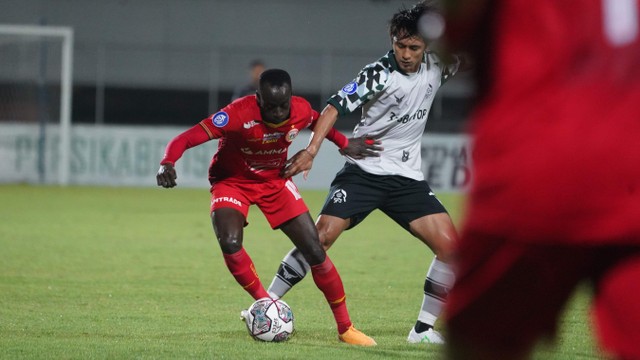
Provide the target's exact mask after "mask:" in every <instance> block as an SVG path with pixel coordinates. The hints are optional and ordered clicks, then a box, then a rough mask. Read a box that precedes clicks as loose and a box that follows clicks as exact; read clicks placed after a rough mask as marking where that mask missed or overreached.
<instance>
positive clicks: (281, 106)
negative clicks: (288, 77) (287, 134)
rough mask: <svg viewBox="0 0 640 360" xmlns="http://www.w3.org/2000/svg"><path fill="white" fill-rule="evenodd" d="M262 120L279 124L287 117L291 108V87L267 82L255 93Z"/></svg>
mask: <svg viewBox="0 0 640 360" xmlns="http://www.w3.org/2000/svg"><path fill="white" fill-rule="evenodd" d="M257 98H258V106H259V107H260V115H262V121H264V122H268V123H270V124H279V123H281V122H283V121H285V120H287V119H288V118H289V112H290V110H291V87H289V86H286V85H285V86H271V85H269V84H267V85H266V86H264V87H263V88H262V89H260V90H259V91H258V93H257Z"/></svg>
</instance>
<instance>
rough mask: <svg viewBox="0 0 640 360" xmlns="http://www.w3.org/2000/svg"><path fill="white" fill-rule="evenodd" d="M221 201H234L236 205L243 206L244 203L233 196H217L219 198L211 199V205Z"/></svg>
mask: <svg viewBox="0 0 640 360" xmlns="http://www.w3.org/2000/svg"><path fill="white" fill-rule="evenodd" d="M220 202H228V203H232V204H233V205H236V206H242V203H241V202H240V200H238V199H236V198H232V197H230V196H221V197H217V198H215V199H213V200H211V205H213V204H217V203H220Z"/></svg>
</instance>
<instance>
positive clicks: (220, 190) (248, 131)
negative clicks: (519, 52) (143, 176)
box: [156, 69, 376, 346]
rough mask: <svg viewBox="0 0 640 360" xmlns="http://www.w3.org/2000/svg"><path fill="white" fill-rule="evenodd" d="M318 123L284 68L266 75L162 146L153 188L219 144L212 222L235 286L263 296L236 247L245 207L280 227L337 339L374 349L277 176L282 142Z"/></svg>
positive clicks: (295, 196) (300, 205)
mask: <svg viewBox="0 0 640 360" xmlns="http://www.w3.org/2000/svg"><path fill="white" fill-rule="evenodd" d="M317 119H318V112H317V111H315V110H313V109H312V108H311V105H310V104H309V102H308V101H307V100H305V99H303V98H301V97H297V96H292V88H291V77H290V76H289V74H288V73H287V72H286V71H284V70H280V69H270V70H266V71H264V72H263V73H262V74H261V75H260V80H259V88H258V91H257V92H256V93H255V94H254V95H251V96H245V97H243V98H240V99H239V100H237V101H234V102H232V103H231V104H229V105H227V106H226V107H224V108H222V109H221V110H220V111H218V112H217V113H215V114H213V115H211V116H210V117H208V118H206V119H204V120H202V121H200V122H199V123H198V124H196V125H195V126H193V127H192V128H191V129H189V130H187V131H185V132H183V133H182V134H180V135H178V136H176V137H175V138H173V139H172V140H171V141H170V142H169V144H168V145H167V147H166V151H165V154H164V157H163V159H162V160H161V162H160V164H161V165H160V169H159V170H158V173H157V175H156V180H157V184H158V186H162V187H164V188H172V187H175V186H176V179H177V174H176V170H175V168H174V165H175V163H176V162H177V161H178V159H180V158H181V157H182V154H183V153H184V152H185V151H186V150H187V149H189V148H192V147H194V146H198V145H200V144H203V143H205V142H207V141H209V140H213V139H219V142H218V151H217V152H216V154H215V155H214V156H213V158H212V160H211V165H210V167H209V182H210V183H211V189H210V191H211V210H210V211H211V222H212V224H213V230H214V232H215V234H216V237H217V239H218V243H219V245H220V249H221V250H222V256H223V258H224V261H225V264H226V266H227V268H228V269H229V272H230V273H231V274H232V275H233V277H234V278H235V279H236V281H237V282H238V284H239V285H240V286H242V288H243V289H244V290H245V291H247V292H248V293H249V295H251V297H252V298H253V299H254V300H257V299H260V298H265V297H269V295H268V293H267V292H266V291H265V289H264V287H263V286H262V283H261V282H260V279H259V277H258V274H257V272H256V269H255V266H254V264H253V261H252V260H251V257H250V256H249V254H248V253H247V252H246V251H245V248H244V246H243V229H244V227H245V226H246V225H248V223H247V215H248V213H249V207H250V206H251V205H257V206H258V207H259V208H260V210H261V211H262V213H263V214H264V215H265V217H266V218H267V221H268V222H269V224H270V225H271V227H272V228H273V229H274V230H275V229H280V230H282V231H283V232H284V233H285V234H286V235H287V237H289V239H290V240H291V242H292V243H293V244H294V245H295V246H296V248H297V249H300V252H301V253H302V254H303V256H304V258H305V259H306V261H307V262H308V263H309V264H311V273H312V275H313V280H314V282H315V284H316V286H317V287H318V288H319V289H320V290H321V291H322V293H323V294H324V296H325V298H326V300H327V303H328V304H329V306H330V308H331V311H332V312H333V316H334V318H335V321H336V324H337V328H338V338H339V339H340V340H341V341H343V342H346V343H349V344H353V345H361V346H372V345H376V342H375V341H374V340H373V339H372V338H370V337H368V336H367V335H365V334H363V333H362V332H360V331H358V330H357V329H355V328H354V327H353V324H352V323H351V319H350V316H349V312H348V310H347V305H346V295H345V292H344V288H343V284H342V280H341V278H340V275H339V274H338V271H337V269H336V268H335V266H334V265H333V263H332V262H331V259H329V257H328V256H326V252H325V250H324V249H323V248H322V246H321V244H320V240H319V238H318V232H317V230H316V228H315V226H314V224H313V220H312V219H311V215H310V214H309V210H308V208H307V205H306V204H305V202H304V200H303V199H302V197H301V195H300V193H299V192H298V189H297V187H296V186H295V184H294V183H293V181H292V180H291V178H290V177H288V176H287V177H282V176H281V173H282V170H283V168H284V166H285V162H286V160H287V150H288V148H289V145H291V142H292V141H293V140H294V139H295V137H296V136H297V135H298V133H299V132H300V130H302V129H305V128H307V127H311V128H313V126H314V125H315V121H316V120H317ZM327 138H328V139H330V140H331V141H333V142H335V143H336V145H338V146H339V147H340V148H342V149H343V151H347V152H350V149H351V148H353V147H354V146H356V145H357V144H358V143H357V142H356V141H354V142H352V143H351V144H348V140H347V139H346V137H344V135H342V134H340V133H339V132H338V131H336V130H335V129H334V130H332V131H331V133H330V135H329V136H328V137H327ZM361 145H363V144H361ZM363 146H364V145H363ZM243 315H244V319H245V321H248V317H247V316H246V314H245V313H244V312H243Z"/></svg>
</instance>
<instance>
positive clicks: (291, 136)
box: [285, 128, 299, 142]
mask: <svg viewBox="0 0 640 360" xmlns="http://www.w3.org/2000/svg"><path fill="white" fill-rule="evenodd" d="M298 132H299V131H298V129H296V128H293V129H291V130H289V132H287V137H285V140H287V141H288V142H292V141H293V139H295V138H296V136H298Z"/></svg>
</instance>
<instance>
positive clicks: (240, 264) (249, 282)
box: [222, 248, 269, 300]
mask: <svg viewBox="0 0 640 360" xmlns="http://www.w3.org/2000/svg"><path fill="white" fill-rule="evenodd" d="M222 255H223V256H224V263H225V264H227V268H229V271H230V272H231V274H232V275H233V277H234V278H236V281H237V282H238V284H240V286H242V288H243V289H245V290H246V291H247V292H248V293H249V295H251V297H253V298H254V299H255V300H258V299H260V298H263V297H269V294H268V293H267V291H266V290H265V289H264V287H263V286H262V283H261V282H260V278H259V277H258V273H257V272H256V268H255V266H253V261H252V260H251V257H249V254H247V252H246V251H244V248H241V249H240V251H238V252H235V253H233V254H225V253H222Z"/></svg>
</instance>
